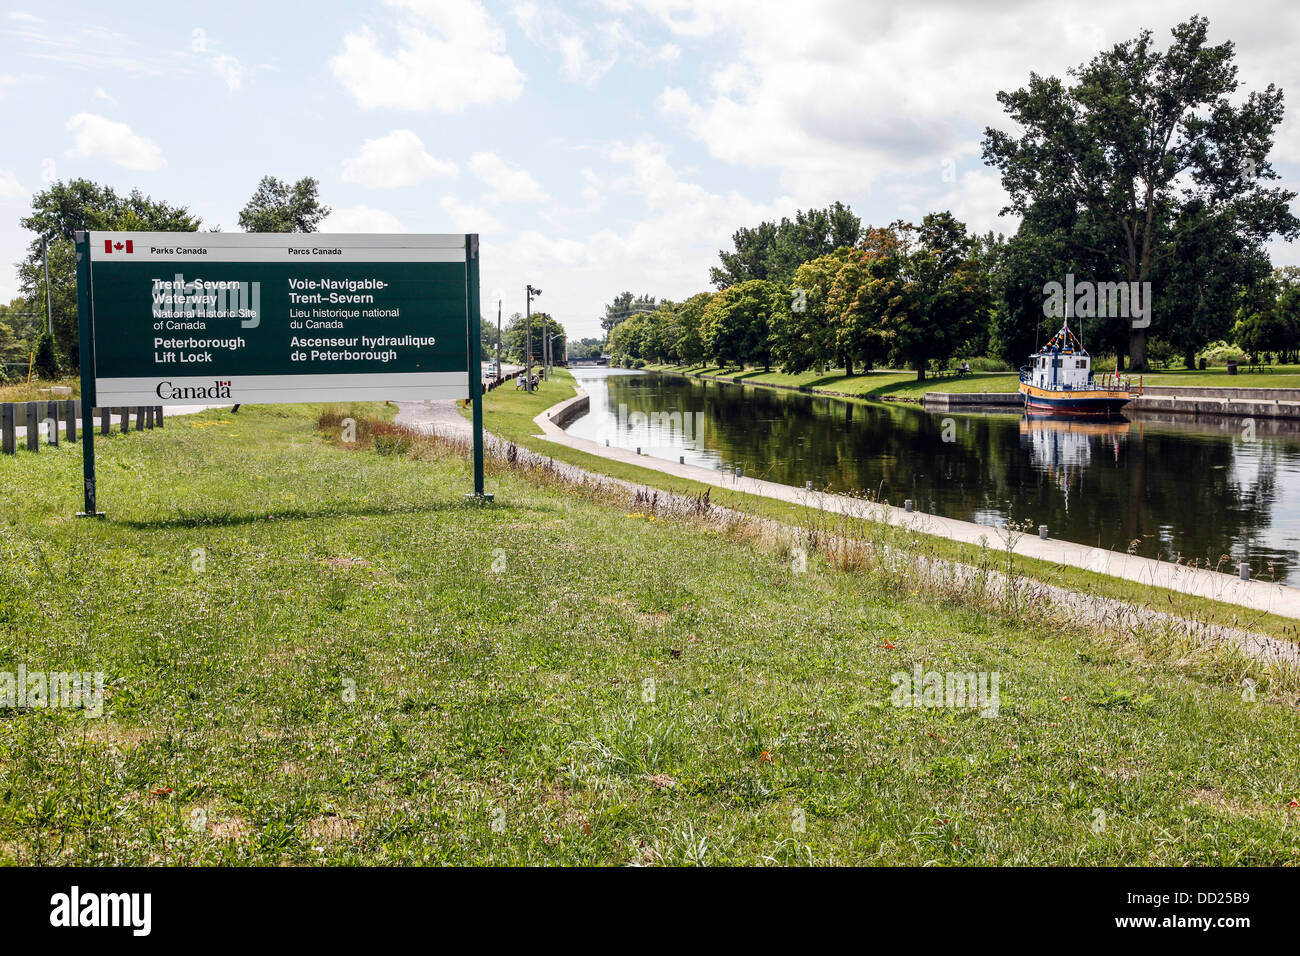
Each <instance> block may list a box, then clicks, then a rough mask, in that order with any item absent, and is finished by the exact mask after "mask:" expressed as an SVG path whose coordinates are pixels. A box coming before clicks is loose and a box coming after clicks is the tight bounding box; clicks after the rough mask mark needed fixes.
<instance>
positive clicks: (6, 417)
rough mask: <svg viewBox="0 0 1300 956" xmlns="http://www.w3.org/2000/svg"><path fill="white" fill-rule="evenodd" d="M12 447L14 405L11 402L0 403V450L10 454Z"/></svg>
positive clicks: (13, 449)
mask: <svg viewBox="0 0 1300 956" xmlns="http://www.w3.org/2000/svg"><path fill="white" fill-rule="evenodd" d="M15 451H16V449H15V448H14V405H13V402H5V403H3V404H0V452H3V454H6V455H12V454H13V453H14V452H15Z"/></svg>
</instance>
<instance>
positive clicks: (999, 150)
mask: <svg viewBox="0 0 1300 956" xmlns="http://www.w3.org/2000/svg"><path fill="white" fill-rule="evenodd" d="M1208 30H1209V25H1208V21H1206V20H1205V18H1203V17H1193V18H1192V19H1191V20H1189V21H1187V22H1186V23H1181V24H1179V25H1178V26H1177V27H1175V28H1174V29H1173V31H1172V35H1173V42H1172V43H1171V44H1170V45H1169V47H1168V49H1166V50H1165V51H1163V52H1161V51H1159V50H1157V49H1155V47H1154V45H1153V43H1152V34H1151V32H1150V31H1149V30H1144V31H1142V32H1141V33H1140V34H1139V35H1138V37H1137V38H1136V39H1133V40H1128V41H1126V42H1123V43H1117V44H1116V45H1115V46H1113V47H1112V48H1111V49H1109V50H1106V51H1103V52H1101V53H1099V54H1098V55H1097V56H1095V57H1094V58H1093V59H1092V60H1091V61H1090V62H1088V63H1087V64H1083V65H1081V66H1079V67H1077V68H1075V69H1072V70H1070V71H1069V76H1070V77H1071V78H1072V79H1073V80H1074V83H1073V85H1068V86H1067V85H1066V84H1065V83H1064V82H1062V81H1061V80H1060V79H1058V78H1056V77H1046V78H1044V77H1040V76H1038V75H1037V74H1035V73H1031V74H1030V78H1029V85H1028V86H1026V87H1024V88H1023V89H1020V90H1016V91H1015V92H1010V93H1008V92H1005V91H1004V92H999V93H998V101H999V102H1000V103H1001V104H1002V106H1003V108H1004V109H1005V110H1006V112H1007V114H1008V115H1009V116H1010V118H1011V119H1012V120H1013V121H1014V122H1015V123H1016V124H1017V126H1018V127H1019V128H1020V129H1021V130H1022V131H1023V132H1022V133H1020V135H1019V136H1015V135H1013V134H1011V133H1006V132H1001V131H999V130H994V129H992V128H989V129H987V130H985V137H984V159H985V161H986V162H988V163H990V164H992V165H995V166H997V167H998V168H999V169H1000V170H1001V173H1002V182H1003V185H1004V186H1005V187H1006V190H1007V192H1008V193H1009V194H1010V196H1011V204H1010V206H1008V207H1007V208H1006V209H1005V210H1003V211H1004V212H1006V211H1016V212H1020V213H1022V214H1023V213H1027V212H1028V211H1029V209H1030V207H1031V206H1033V205H1034V204H1035V203H1046V204H1049V205H1055V206H1061V207H1065V208H1068V209H1071V210H1077V211H1079V212H1080V213H1081V214H1086V215H1087V218H1088V220H1089V228H1088V230H1087V233H1088V234H1089V236H1090V244H1089V245H1088V246H1086V247H1084V249H1085V251H1090V252H1092V253H1095V254H1096V255H1098V256H1100V257H1102V258H1104V259H1105V260H1107V261H1109V262H1110V263H1112V264H1114V265H1115V266H1116V267H1117V268H1118V269H1120V270H1122V273H1123V277H1124V278H1126V279H1127V280H1128V281H1129V282H1148V281H1151V280H1152V278H1153V276H1154V275H1155V274H1156V272H1157V270H1158V269H1159V268H1160V267H1161V265H1162V264H1163V263H1165V262H1166V261H1167V260H1169V259H1171V258H1174V257H1177V256H1180V255H1182V254H1183V253H1184V252H1185V251H1186V250H1188V249H1191V248H1192V247H1195V246H1199V245H1201V244H1202V243H1203V242H1204V238H1203V236H1202V233H1203V232H1210V231H1219V235H1223V234H1224V233H1223V232H1222V231H1221V230H1222V229H1223V226H1224V224H1225V223H1226V224H1227V225H1228V229H1227V233H1228V234H1231V235H1233V236H1235V237H1236V240H1237V241H1238V242H1239V243H1244V244H1246V245H1252V246H1260V245H1262V244H1263V243H1264V242H1265V241H1267V240H1268V239H1269V238H1270V237H1271V236H1273V235H1283V236H1286V237H1288V238H1290V237H1293V236H1295V235H1296V234H1297V231H1300V222H1297V220H1296V219H1295V217H1294V216H1292V215H1291V212H1290V210H1289V208H1288V206H1289V203H1290V201H1291V200H1292V199H1293V198H1294V197H1295V193H1294V192H1290V191H1288V190H1284V189H1281V188H1279V187H1269V186H1268V185H1267V183H1268V181H1270V180H1274V179H1276V178H1277V174H1276V173H1275V172H1274V170H1273V168H1272V167H1271V166H1270V165H1269V162H1268V153H1269V150H1270V149H1271V148H1272V145H1273V132H1274V129H1275V128H1276V127H1277V125H1278V124H1279V123H1280V122H1281V121H1282V112H1283V110H1282V92H1281V91H1280V90H1278V89H1276V88H1275V87H1274V86H1273V85H1272V84H1270V85H1269V86H1268V87H1267V88H1266V89H1264V90H1263V91H1256V92H1252V93H1251V94H1250V95H1249V96H1246V97H1245V98H1238V97H1236V93H1237V88H1238V85H1239V84H1238V82H1237V68H1236V66H1235V65H1234V63H1233V44H1232V43H1230V42H1225V43H1222V44H1219V45H1218V46H1210V45H1207V42H1206V37H1207V34H1208ZM1235 99H1239V103H1234V100H1235ZM1192 207H1195V208H1196V209H1197V210H1198V212H1197V214H1196V215H1188V214H1187V213H1188V211H1189V209H1190V208H1192ZM1076 241H1077V240H1076ZM1224 254H1231V250H1225V251H1224ZM1088 278H1091V277H1088ZM1147 335H1148V329H1147V328H1145V327H1142V326H1141V324H1140V322H1139V323H1136V324H1133V325H1131V327H1130V330H1129V357H1130V360H1131V364H1132V367H1133V368H1135V369H1141V368H1144V367H1145V364H1146V341H1147Z"/></svg>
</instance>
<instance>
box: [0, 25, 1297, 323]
mask: <svg viewBox="0 0 1300 956" xmlns="http://www.w3.org/2000/svg"><path fill="white" fill-rule="evenodd" d="M24 3H25V0H18V3H17V6H16V7H15V8H14V9H11V10H9V11H8V12H6V13H4V14H0V118H2V119H3V127H2V128H3V130H4V134H3V138H2V139H0V300H4V301H8V299H9V298H10V297H11V296H12V295H14V294H15V293H16V291H17V282H16V278H15V276H14V271H13V269H12V268H11V267H10V266H9V265H8V264H10V263H13V262H14V261H16V260H17V259H19V258H20V257H21V256H22V255H23V252H24V249H25V246H26V243H27V241H28V239H29V237H28V236H26V235H25V234H24V233H23V231H22V230H21V229H20V228H19V227H18V224H17V220H18V218H19V217H20V216H21V215H23V214H24V212H25V211H26V209H27V208H28V206H29V203H30V198H31V194H32V192H34V191H36V190H39V189H40V188H42V186H43V185H44V184H45V183H46V182H48V181H49V180H50V179H52V178H60V179H66V178H71V177H77V176H85V177H88V178H90V179H94V180H97V181H100V182H105V183H109V184H111V185H113V186H114V187H116V188H118V189H119V190H121V191H127V190H129V189H131V188H132V187H139V188H140V189H142V190H144V191H145V192H146V193H149V194H150V195H152V196H155V197H157V198H161V199H166V200H168V201H171V202H178V203H183V204H186V205H189V206H190V207H191V209H192V210H193V211H194V212H195V213H197V214H198V215H200V216H201V217H202V218H203V220H204V223H205V225H207V226H218V225H219V226H221V227H222V228H224V229H228V230H230V229H236V228H237V223H236V217H237V214H238V211H239V208H240V207H241V206H242V205H243V203H244V202H245V201H246V200H247V198H248V196H249V195H250V194H251V193H252V191H253V189H254V187H255V186H256V184H257V181H258V179H259V178H260V177H261V176H262V175H264V174H268V173H270V174H274V175H277V176H279V177H281V178H289V179H296V178H298V177H300V176H304V175H311V176H315V177H317V178H318V179H319V180H320V181H321V191H322V195H323V198H324V199H325V201H326V202H327V203H328V204H329V205H331V206H332V207H333V208H334V210H335V212H334V214H333V216H332V217H331V219H330V221H329V222H328V223H327V224H326V228H327V229H331V230H335V231H376V232H386V231H411V232H465V231H474V232H479V233H481V234H482V237H483V256H484V259H483V297H484V309H485V312H486V311H487V310H488V309H489V302H493V303H494V302H495V298H496V297H497V296H498V295H500V296H502V297H503V298H504V310H505V313H506V315H509V314H510V313H511V312H514V311H520V310H522V308H523V291H522V290H523V286H524V284H525V283H528V282H531V283H533V284H534V285H537V286H541V287H542V289H543V290H544V293H543V296H542V298H541V300H540V301H539V307H542V308H547V309H549V310H551V311H552V312H553V313H554V314H555V315H556V317H557V318H558V319H559V320H560V321H561V322H563V323H564V324H565V325H566V326H567V327H568V328H569V330H570V332H571V333H573V334H575V335H578V336H581V335H590V334H594V333H595V332H596V330H597V329H598V316H599V314H600V311H601V306H602V304H603V303H604V302H606V301H608V300H609V299H610V298H611V297H612V296H613V295H615V294H616V293H618V292H619V291H621V290H623V289H632V290H633V291H635V292H638V293H640V292H648V293H651V294H655V295H659V296H668V297H673V298H679V297H684V296H687V295H690V294H692V293H694V292H697V291H700V290H702V289H704V288H706V287H707V284H708V268H709V266H710V265H713V264H714V262H715V261H716V255H717V250H718V248H720V247H722V246H725V245H726V244H727V241H728V237H729V235H730V234H731V232H732V231H734V230H735V229H736V228H737V227H738V226H741V225H750V224H753V223H754V222H756V221H758V220H759V219H763V218H773V217H779V216H782V215H792V214H793V212H794V210H795V209H796V208H807V207H809V206H821V205H825V204H827V203H829V202H831V201H833V200H836V199H841V200H844V201H845V202H848V203H850V204H851V205H852V206H853V207H854V209H855V210H857V211H858V212H859V213H860V214H861V215H862V216H863V217H864V219H867V220H868V221H871V222H878V223H883V222H888V221H890V220H893V219H896V218H899V217H905V218H916V217H919V216H920V215H921V214H923V213H924V212H926V211H929V210H931V209H947V208H950V209H952V210H953V211H954V212H955V213H956V214H957V215H958V216H959V217H960V218H963V219H964V220H966V221H967V222H968V223H969V224H970V225H971V226H972V227H974V228H978V229H981V230H983V229H988V228H995V229H1000V230H1001V231H1008V232H1009V231H1012V230H1014V228H1015V222H1014V221H1013V220H1008V219H1007V218H1005V217H1004V218H1002V219H1000V220H999V218H998V216H997V212H998V209H999V208H1000V207H1001V206H1002V204H1003V201H1004V195H1003V193H1002V191H1001V187H1000V185H999V183H998V179H997V176H996V175H995V174H994V173H993V172H992V171H991V170H989V169H987V168H986V167H984V166H983V165H982V163H981V162H980V159H979V140H980V137H981V132H982V130H983V128H984V126H985V125H988V124H995V125H1004V124H1002V121H1001V118H1000V117H1001V114H1000V110H999V107H998V105H997V103H996V100H995V99H994V95H995V93H996V91H997V90H998V89H1006V88H1013V87H1018V86H1020V85H1023V83H1024V82H1025V80H1026V79H1027V77H1028V74H1029V72H1030V71H1031V70H1035V71H1038V72H1040V73H1055V74H1057V75H1060V74H1062V73H1063V72H1064V70H1066V69H1067V68H1068V67H1070V66H1072V65H1075V64H1077V63H1079V62H1080V61H1082V60H1084V59H1086V58H1087V57H1089V56H1090V55H1091V54H1092V53H1094V52H1096V51H1097V50H1098V49H1100V48H1101V47H1102V46H1103V45H1106V44H1109V43H1113V42H1116V41H1118V40H1122V39H1126V38H1128V37H1131V36H1133V35H1134V34H1136V32H1137V31H1138V30H1139V29H1140V28H1141V27H1143V26H1146V27H1150V28H1151V29H1153V30H1154V31H1155V32H1156V34H1157V36H1158V37H1163V36H1166V35H1167V31H1168V28H1169V27H1171V26H1172V25H1173V24H1175V23H1176V22H1178V21H1179V20H1181V19H1185V18H1186V17H1187V16H1189V15H1190V14H1191V13H1192V12H1201V13H1204V14H1205V15H1207V16H1209V17H1210V21H1211V26H1212V29H1213V34H1214V39H1215V40H1216V41H1218V40H1221V39H1232V40H1234V41H1236V43H1237V45H1238V62H1239V65H1240V67H1241V79H1242V80H1243V83H1244V86H1245V88H1246V89H1254V88H1259V87H1261V86H1262V85H1264V84H1266V83H1268V82H1273V83H1276V84H1278V85H1279V86H1281V87H1282V88H1283V89H1284V90H1286V91H1287V92H1289V93H1291V94H1292V101H1291V102H1292V113H1293V115H1291V116H1289V117H1288V119H1287V121H1286V123H1285V125H1284V127H1283V129H1282V130H1281V133H1280V135H1279V139H1278V145H1277V148H1276V149H1275V152H1274V160H1275V165H1276V167H1277V169H1278V171H1279V172H1280V173H1281V174H1282V176H1283V182H1284V183H1285V184H1286V185H1288V186H1289V187H1290V188H1292V189H1300V104H1297V101H1296V97H1297V96H1300V57H1297V56H1296V55H1295V44H1296V39H1295V38H1296V37H1297V36H1300V7H1297V5H1296V4H1294V3H1269V2H1264V3H1256V4H1251V5H1249V6H1247V5H1245V4H1241V3H1225V2H1215V3H1201V4H1199V5H1198V7H1197V9H1196V11H1192V10H1189V9H1187V8H1186V7H1185V6H1184V5H1181V4H1178V3H1152V4H1146V5H1144V6H1143V7H1142V9H1141V13H1140V14H1135V13H1134V5H1133V4H1131V3H1127V2H1124V3H1110V2H1089V3H1073V4H1072V3H1064V4H1062V3H1032V2H1015V0H995V2H990V3H984V4H960V5H958V4H956V3H953V4H951V5H943V4H937V3H932V2H929V0H912V2H909V3H907V4H903V5H899V4H895V3H887V4H884V3H881V4H877V3H865V2H860V0H852V2H840V0H808V2H800V3H765V2H754V0H747V2H739V0H691V2H683V0H589V2H582V0H579V2H572V3H565V4H556V3H548V2H542V0H520V2H503V3H480V2H478V0H381V2H353V3H336V2H321V3H312V4H290V3H267V2H262V3H241V2H227V3H220V4H200V3H184V2H169V3H126V2H123V3H117V4H81V3H58V2H47V3H42V4H40V5H35V4H31V5H27V6H24ZM1297 212H1298V213H1300V209H1297ZM1272 253H1273V256H1274V261H1275V262H1276V263H1278V264H1300V250H1297V249H1296V248H1294V247H1290V246H1285V245H1281V244H1279V245H1277V246H1275V247H1274V248H1273V250H1272Z"/></svg>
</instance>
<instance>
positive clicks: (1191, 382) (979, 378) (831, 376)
mask: <svg viewBox="0 0 1300 956" xmlns="http://www.w3.org/2000/svg"><path fill="white" fill-rule="evenodd" d="M647 370H648V371H664V372H676V373H678V374H683V375H698V376H703V377H713V378H727V379H735V380H737V381H740V382H744V383H745V384H748V385H780V386H785V387H788V388H807V389H811V390H813V391H815V392H833V393H836V394H839V395H848V396H852V397H857V398H865V399H892V400H901V401H914V402H919V401H920V400H921V399H922V398H923V397H924V396H925V393H926V392H1014V391H1015V390H1016V388H1017V387H1018V386H1019V384H1020V380H1019V377H1018V376H1017V375H1016V373H1014V372H972V373H971V374H970V375H966V376H964V377H962V378H957V377H955V376H948V377H945V378H929V379H926V380H925V381H923V382H918V381H917V380H916V373H915V372H910V371H898V370H895V369H879V370H877V371H874V372H868V373H866V374H864V375H849V376H846V375H845V374H844V370H843V369H832V370H830V371H828V372H822V373H818V372H802V373H800V374H798V375H787V374H785V373H783V372H778V371H771V372H764V371H763V370H762V369H761V368H742V367H730V368H727V367H721V366H716V365H692V366H676V365H649V366H647ZM1134 379H1135V380H1136V376H1134ZM1142 381H1143V383H1144V384H1147V385H1174V386H1177V385H1182V386H1209V387H1213V388H1300V365H1277V366H1272V367H1271V369H1270V370H1269V371H1267V372H1246V371H1244V370H1243V371H1242V372H1241V373H1240V374H1238V375H1235V376H1234V375H1229V374H1228V370H1227V369H1226V368H1212V369H1207V370H1206V371H1204V372H1201V371H1189V370H1185V369H1176V370H1173V371H1168V372H1151V373H1146V374H1144V375H1143V376H1142Z"/></svg>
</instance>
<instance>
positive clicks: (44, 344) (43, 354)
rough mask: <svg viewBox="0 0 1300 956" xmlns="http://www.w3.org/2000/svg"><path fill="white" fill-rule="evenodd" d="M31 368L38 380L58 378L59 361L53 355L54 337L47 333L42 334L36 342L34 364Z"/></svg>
mask: <svg viewBox="0 0 1300 956" xmlns="http://www.w3.org/2000/svg"><path fill="white" fill-rule="evenodd" d="M33 368H35V370H36V375H37V377H38V378H46V379H55V378H58V377H59V360H58V357H57V356H56V355H55V354H54V337H53V336H52V335H50V333H49V332H42V333H41V337H40V338H39V339H37V340H36V362H35V364H34V366H33Z"/></svg>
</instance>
